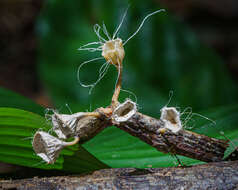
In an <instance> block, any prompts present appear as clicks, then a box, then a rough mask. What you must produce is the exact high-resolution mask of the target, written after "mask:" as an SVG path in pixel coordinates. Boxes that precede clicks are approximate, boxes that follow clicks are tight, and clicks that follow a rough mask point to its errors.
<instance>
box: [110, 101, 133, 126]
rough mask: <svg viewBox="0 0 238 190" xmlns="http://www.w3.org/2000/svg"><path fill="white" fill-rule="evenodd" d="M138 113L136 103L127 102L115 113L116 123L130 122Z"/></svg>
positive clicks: (118, 107) (117, 108)
mask: <svg viewBox="0 0 238 190" xmlns="http://www.w3.org/2000/svg"><path fill="white" fill-rule="evenodd" d="M136 111H137V108H136V103H135V102H132V101H131V100H126V101H125V102H124V103H122V104H119V106H117V107H116V108H115V110H114V112H113V118H114V120H115V121H116V122H118V123H120V122H125V121H127V120H129V119H130V118H131V117H132V116H133V115H134V114H135V113H136Z"/></svg>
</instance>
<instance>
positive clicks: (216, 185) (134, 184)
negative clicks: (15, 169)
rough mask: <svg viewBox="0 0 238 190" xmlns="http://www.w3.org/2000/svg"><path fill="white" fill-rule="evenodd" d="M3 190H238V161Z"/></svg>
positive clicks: (19, 183) (27, 182)
mask: <svg viewBox="0 0 238 190" xmlns="http://www.w3.org/2000/svg"><path fill="white" fill-rule="evenodd" d="M0 189H5V190H7V189H9V190H10V189H16V190H25V189H27V190H52V189H66V190H73V189H80V190H89V189H136V190H140V189H143V190H145V189H163V190H166V189H168V190H170V189H171V190H177V189H179V190H181V189H189V190H196V189H220V190H228V189H238V161H230V162H216V163H210V164H204V165H196V166H192V167H185V168H183V167H172V168H156V169H135V168H119V169H105V170H99V171H95V172H93V173H90V174H87V175H80V176H63V177H50V178H37V177H35V178H32V179H23V180H6V181H0Z"/></svg>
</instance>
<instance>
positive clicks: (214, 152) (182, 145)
mask: <svg viewBox="0 0 238 190" xmlns="http://www.w3.org/2000/svg"><path fill="white" fill-rule="evenodd" d="M116 126H117V127H118V128H120V129H122V130H124V131H126V132H128V133H130V134H131V135H133V136H135V137H138V138H140V139H141V140H142V141H144V142H146V143H148V144H149V145H151V146H153V147H155V148H156V149H157V150H159V151H161V152H164V153H169V152H170V153H174V154H178V155H183V156H187V157H190V158H194V159H197V160H201V161H204V162H216V161H222V159H223V156H224V152H225V150H226V148H227V147H228V143H227V141H224V140H218V139H214V138H210V137H207V136H205V135H200V134H196V133H193V132H190V131H187V130H180V131H179V132H178V133H173V132H171V131H170V130H166V131H165V132H164V133H161V132H160V130H158V129H160V128H163V127H164V123H163V121H161V120H158V119H155V118H152V117H149V116H146V115H143V114H141V113H139V112H137V113H135V114H134V115H133V117H131V118H130V119H129V120H128V121H126V122H123V123H120V124H119V125H116ZM234 154H235V156H234V158H235V157H236V155H237V152H235V153H234Z"/></svg>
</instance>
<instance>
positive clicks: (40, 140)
mask: <svg viewBox="0 0 238 190" xmlns="http://www.w3.org/2000/svg"><path fill="white" fill-rule="evenodd" d="M78 141H79V138H78V137H75V139H74V141H72V142H64V141H62V140H60V139H58V138H56V137H54V136H52V135H50V134H48V133H46V132H44V131H39V132H36V134H35V135H34V138H33V142H32V146H33V149H34V151H35V153H36V154H37V155H38V156H40V157H41V158H42V159H43V160H44V161H45V162H47V163H48V164H53V163H54V162H55V161H56V159H57V158H58V157H59V154H60V152H61V150H62V149H63V148H64V147H66V146H71V145H74V144H76V143H78Z"/></svg>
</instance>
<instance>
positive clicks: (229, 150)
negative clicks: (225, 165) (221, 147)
mask: <svg viewBox="0 0 238 190" xmlns="http://www.w3.org/2000/svg"><path fill="white" fill-rule="evenodd" d="M237 147H238V139H234V140H232V141H230V142H229V146H228V148H227V149H226V151H225V153H224V157H223V159H226V158H227V157H228V156H230V155H231V154H232V153H233V152H234V151H235V150H236V149H237Z"/></svg>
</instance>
